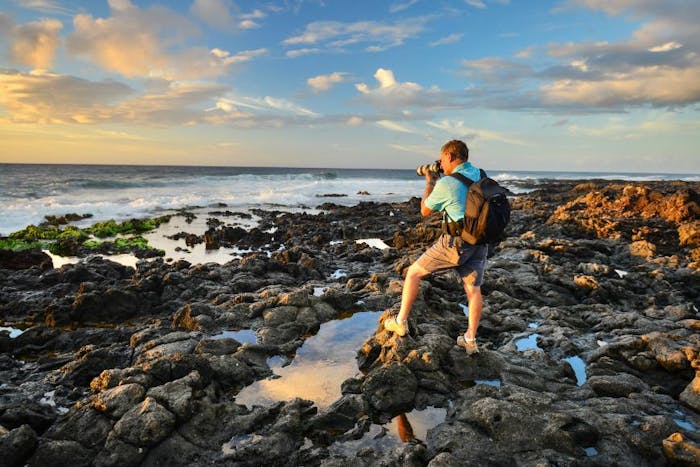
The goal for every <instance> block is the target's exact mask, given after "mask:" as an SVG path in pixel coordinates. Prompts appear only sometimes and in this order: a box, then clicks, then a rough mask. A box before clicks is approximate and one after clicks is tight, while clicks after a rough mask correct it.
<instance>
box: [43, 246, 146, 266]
mask: <svg viewBox="0 0 700 467" xmlns="http://www.w3.org/2000/svg"><path fill="white" fill-rule="evenodd" d="M41 251H43V252H44V253H46V254H47V255H49V257H51V261H52V262H53V267H54V268H55V269H59V268H60V267H62V266H65V265H66V264H77V263H79V262H80V261H83V260H84V259H85V258H79V257H77V256H58V255H54V254H53V253H51V252H50V251H49V250H41ZM95 256H99V257H102V258H104V259H108V260H110V261H114V262H115V263H119V264H121V265H123V266H127V267H130V268H134V269H136V263H138V262H139V261H141V260H140V259H139V258H137V257H136V256H134V255H131V254H120V255H95ZM149 260H150V261H152V260H153V259H152V258H148V259H146V261H149Z"/></svg>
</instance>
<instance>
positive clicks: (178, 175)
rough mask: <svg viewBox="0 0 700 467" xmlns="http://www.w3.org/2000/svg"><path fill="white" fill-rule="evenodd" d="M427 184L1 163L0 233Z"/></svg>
mask: <svg viewBox="0 0 700 467" xmlns="http://www.w3.org/2000/svg"><path fill="white" fill-rule="evenodd" d="M486 170H487V171H488V172H489V176H491V177H493V178H495V179H497V180H499V182H500V183H502V184H503V185H504V186H506V187H508V188H510V189H511V190H512V191H513V192H515V193H518V192H523V191H525V189H524V188H523V187H522V183H523V182H524V181H527V182H528V183H529V184H532V183H535V184H536V183H538V181H540V180H545V179H590V178H602V179H611V180H612V179H615V180H676V179H679V180H687V181H691V180H692V181H698V180H700V175H698V174H690V175H679V174H663V173H656V174H651V173H650V174H640V173H622V172H608V173H593V172H518V171H502V170H488V169H486ZM423 183H424V182H423V178H422V177H419V176H417V175H416V173H415V171H414V170H387V169H324V168H318V169H306V168H269V167H183V166H177V167H175V166H120V165H44V164H0V236H6V235H9V234H10V233H11V232H14V231H16V230H20V229H22V228H24V227H26V226H27V225H29V224H38V223H40V222H42V221H43V220H44V216H45V215H62V214H67V213H77V214H88V213H89V214H92V215H93V217H92V218H90V219H88V220H86V221H83V223H84V224H91V223H93V222H96V221H102V220H107V219H115V220H125V219H129V218H134V217H150V216H156V215H162V214H166V213H171V212H173V211H174V210H176V209H180V208H196V207H199V208H211V207H214V206H215V207H217V208H218V209H220V207H219V206H220V204H219V203H223V204H225V205H226V207H225V209H228V210H230V211H236V212H247V211H249V210H250V209H252V208H262V209H276V210H281V211H285V210H290V211H298V210H307V211H308V210H313V209H315V208H317V207H318V206H319V205H320V204H322V203H325V202H333V203H336V204H342V205H355V204H357V203H359V202H361V201H377V202H396V201H398V202H400V201H406V200H408V199H409V198H410V197H412V196H420V195H421V193H422V190H423V186H424V185H423ZM329 195H332V196H329ZM337 195H339V196H337ZM79 225H80V224H79Z"/></svg>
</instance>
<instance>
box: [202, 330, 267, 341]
mask: <svg viewBox="0 0 700 467" xmlns="http://www.w3.org/2000/svg"><path fill="white" fill-rule="evenodd" d="M210 339H236V340H237V341H238V342H240V343H241V344H256V343H257V342H258V336H256V335H255V331H253V330H252V329H242V330H240V331H223V332H220V333H219V334H215V335H213V336H211V338H210Z"/></svg>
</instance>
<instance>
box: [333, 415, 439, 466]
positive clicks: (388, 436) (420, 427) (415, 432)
mask: <svg viewBox="0 0 700 467" xmlns="http://www.w3.org/2000/svg"><path fill="white" fill-rule="evenodd" d="M446 417H447V409H444V408H440V407H428V408H426V409H423V410H413V411H412V412H410V413H408V414H401V415H399V416H397V417H394V418H393V419H392V420H391V422H389V423H388V424H386V425H377V424H372V425H371V426H370V428H369V431H367V433H365V434H364V435H363V436H362V438H360V439H357V440H351V441H344V442H338V443H333V444H332V445H330V446H329V447H328V451H329V453H331V454H335V455H342V456H346V457H351V456H354V455H355V454H357V452H358V451H359V450H361V449H366V448H372V449H374V450H375V451H378V452H381V451H384V450H388V449H392V448H396V447H398V446H400V445H401V444H403V443H409V442H419V441H420V442H422V441H425V438H426V437H427V435H428V430H430V429H431V428H433V427H435V426H437V425H439V424H440V423H442V422H444V421H445V418H446Z"/></svg>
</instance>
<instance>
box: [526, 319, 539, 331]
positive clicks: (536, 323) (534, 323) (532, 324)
mask: <svg viewBox="0 0 700 467" xmlns="http://www.w3.org/2000/svg"><path fill="white" fill-rule="evenodd" d="M539 325H540V323H538V322H537V321H533V322H532V323H528V325H527V327H529V328H530V329H537V327H538V326H539Z"/></svg>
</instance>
